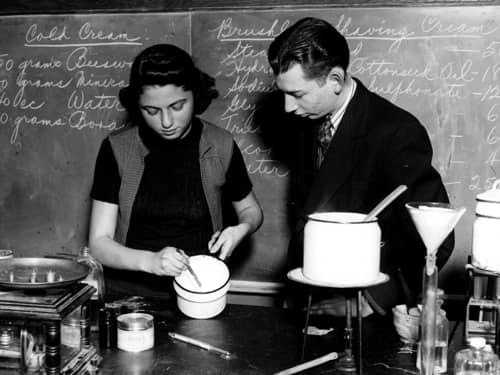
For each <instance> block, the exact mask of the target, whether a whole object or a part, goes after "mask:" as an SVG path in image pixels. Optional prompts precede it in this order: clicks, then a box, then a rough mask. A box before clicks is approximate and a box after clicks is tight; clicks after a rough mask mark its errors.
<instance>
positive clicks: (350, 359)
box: [287, 268, 389, 375]
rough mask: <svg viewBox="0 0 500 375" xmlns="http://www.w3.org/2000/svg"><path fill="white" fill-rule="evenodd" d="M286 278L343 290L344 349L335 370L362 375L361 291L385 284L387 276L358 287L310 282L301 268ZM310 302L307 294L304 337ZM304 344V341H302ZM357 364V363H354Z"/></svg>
mask: <svg viewBox="0 0 500 375" xmlns="http://www.w3.org/2000/svg"><path fill="white" fill-rule="evenodd" d="M287 277H288V278H289V279H290V280H292V281H296V282H298V283H301V284H306V285H310V286H319V287H327V288H334V289H343V290H344V291H345V294H346V326H345V329H344V341H345V347H344V353H343V355H342V356H341V357H340V358H339V360H337V363H336V369H337V370H339V371H343V372H357V373H358V374H359V375H362V374H363V356H362V354H361V348H362V321H363V317H362V315H361V309H362V306H361V301H362V295H363V289H365V288H368V287H372V286H375V285H378V284H382V283H385V282H387V281H388V280H389V276H388V275H386V274H384V273H380V274H379V277H378V278H377V280H375V281H373V282H371V283H365V284H358V285H352V284H337V283H327V282H319V281H315V280H311V279H309V278H307V277H305V276H304V274H303V273H302V268H295V269H293V270H291V271H290V272H288V274H287ZM353 296H356V302H357V303H356V307H357V317H358V340H357V341H358V342H357V344H358V350H357V361H356V360H355V358H354V355H353V353H352V331H353V329H352V306H351V300H352V298H354V297H353ZM311 302H312V293H309V296H308V300H307V311H306V321H305V327H304V335H307V327H308V325H309V316H310V312H311ZM304 343H305V340H304ZM304 349H305V345H304V346H303V347H302V354H304ZM356 362H357V363H356Z"/></svg>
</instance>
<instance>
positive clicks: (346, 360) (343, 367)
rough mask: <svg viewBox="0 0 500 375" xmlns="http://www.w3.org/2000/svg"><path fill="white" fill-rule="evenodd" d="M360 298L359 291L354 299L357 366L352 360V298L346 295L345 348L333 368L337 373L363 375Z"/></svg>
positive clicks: (360, 293)
mask: <svg viewBox="0 0 500 375" xmlns="http://www.w3.org/2000/svg"><path fill="white" fill-rule="evenodd" d="M361 297H362V292H361V290H358V293H357V298H356V307H357V309H356V310H357V316H358V340H357V341H358V350H357V354H358V356H357V357H358V358H357V360H358V361H357V364H356V361H355V359H354V355H353V353H352V331H353V329H352V306H351V301H352V298H350V296H349V295H346V299H345V303H346V305H345V308H346V326H345V329H344V341H345V348H344V355H343V356H342V357H341V358H340V359H339V360H338V361H337V363H336V365H335V367H336V369H337V370H339V371H344V372H358V373H359V374H360V375H362V374H363V360H362V355H361V352H362V351H361V347H362V334H361V333H362V332H363V330H362V321H363V317H362V316H361V310H362V309H361Z"/></svg>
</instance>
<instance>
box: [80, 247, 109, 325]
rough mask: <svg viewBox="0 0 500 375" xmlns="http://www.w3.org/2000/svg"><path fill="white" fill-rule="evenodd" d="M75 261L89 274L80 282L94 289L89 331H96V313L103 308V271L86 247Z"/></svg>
mask: <svg viewBox="0 0 500 375" xmlns="http://www.w3.org/2000/svg"><path fill="white" fill-rule="evenodd" d="M76 261H77V262H78V263H81V264H84V265H86V266H87V267H88V268H89V274H88V276H87V277H86V278H85V279H84V280H82V282H84V283H86V284H89V285H91V286H93V287H94V288H95V289H96V290H95V292H94V294H92V296H91V297H90V323H91V330H92V331H97V330H98V312H99V309H100V308H101V307H103V306H104V271H103V269H102V265H101V263H99V261H97V259H95V258H94V257H93V256H92V255H91V254H90V251H89V248H88V247H86V246H84V247H82V249H81V251H80V255H79V256H78V258H77V260H76Z"/></svg>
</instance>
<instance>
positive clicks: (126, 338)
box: [116, 313, 155, 352]
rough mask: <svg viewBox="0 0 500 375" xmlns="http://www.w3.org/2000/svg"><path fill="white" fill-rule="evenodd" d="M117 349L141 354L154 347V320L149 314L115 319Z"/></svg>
mask: <svg viewBox="0 0 500 375" xmlns="http://www.w3.org/2000/svg"><path fill="white" fill-rule="evenodd" d="M116 320H117V328H118V330H117V333H118V334H117V336H118V337H117V341H118V342H117V344H118V349H121V350H125V351H128V352H142V351H143V350H148V349H151V348H152V347H153V346H154V336H155V335H154V319H153V316H152V315H150V314H144V313H130V314H123V315H120V316H119V317H118V318H117V319H116Z"/></svg>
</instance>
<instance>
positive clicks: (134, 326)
mask: <svg viewBox="0 0 500 375" xmlns="http://www.w3.org/2000/svg"><path fill="white" fill-rule="evenodd" d="M116 320H117V322H118V323H117V325H118V328H119V329H121V330H124V331H143V330H146V329H148V328H151V327H152V326H153V316H152V315H149V314H144V313H130V314H122V315H120V316H119V317H118V318H116Z"/></svg>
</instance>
